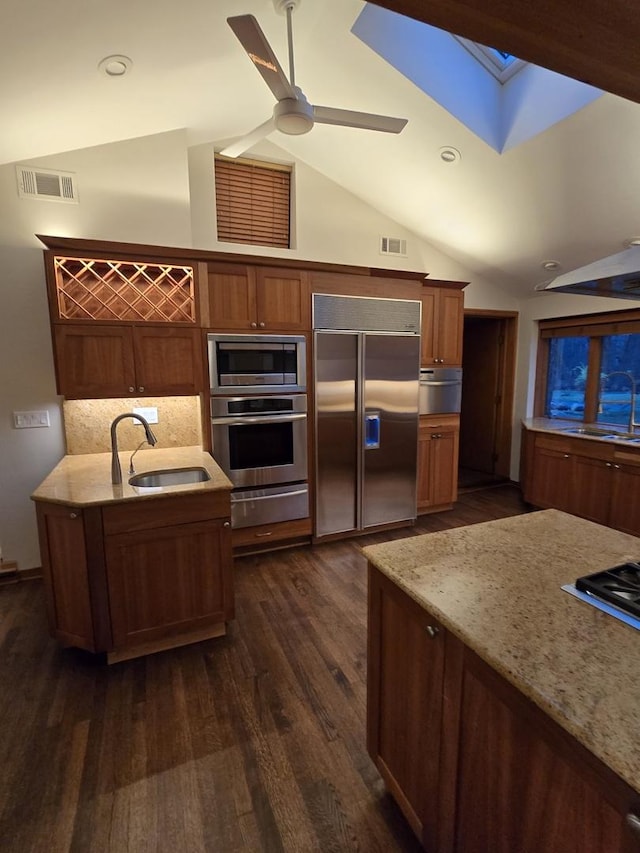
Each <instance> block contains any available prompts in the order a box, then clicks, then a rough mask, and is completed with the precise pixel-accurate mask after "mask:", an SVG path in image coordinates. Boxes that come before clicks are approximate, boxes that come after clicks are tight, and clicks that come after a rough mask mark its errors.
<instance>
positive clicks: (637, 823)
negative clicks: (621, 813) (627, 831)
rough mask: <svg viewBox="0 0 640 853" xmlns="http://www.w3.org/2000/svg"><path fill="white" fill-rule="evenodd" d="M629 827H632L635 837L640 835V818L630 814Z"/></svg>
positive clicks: (628, 816) (628, 818)
mask: <svg viewBox="0 0 640 853" xmlns="http://www.w3.org/2000/svg"><path fill="white" fill-rule="evenodd" d="M626 820H627V826H630V827H631V829H632V830H633V832H634V833H635V835H640V817H638V815H635V814H634V813H633V812H629V814H628V815H627V818H626Z"/></svg>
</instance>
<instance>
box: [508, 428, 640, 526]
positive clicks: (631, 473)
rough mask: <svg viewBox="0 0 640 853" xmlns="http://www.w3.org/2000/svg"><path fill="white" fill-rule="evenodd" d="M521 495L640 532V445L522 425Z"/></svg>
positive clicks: (539, 503) (545, 506)
mask: <svg viewBox="0 0 640 853" xmlns="http://www.w3.org/2000/svg"><path fill="white" fill-rule="evenodd" d="M522 440H523V454H522V457H523V463H524V464H523V468H522V470H523V476H522V489H523V494H524V498H525V500H526V501H528V502H529V503H531V504H533V505H534V506H537V507H541V508H543V509H560V510H563V511H564V512H570V513H572V514H573V515H578V516H580V517H581V518H587V519H589V520H590V521H595V522H596V523H598V524H605V525H607V526H609V527H614V528H615V529H616V530H622V531H623V532H625V533H631V534H632V535H634V536H640V450H636V449H634V448H629V449H627V448H625V447H624V445H621V444H619V443H616V444H614V443H612V442H604V441H590V440H588V439H580V438H573V437H571V438H570V437H568V436H561V435H554V434H549V433H544V432H536V431H533V430H527V429H525V430H523V435H522Z"/></svg>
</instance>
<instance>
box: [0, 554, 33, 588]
mask: <svg viewBox="0 0 640 853" xmlns="http://www.w3.org/2000/svg"><path fill="white" fill-rule="evenodd" d="M41 577H42V568H41V567H40V566H36V567H35V568H33V569H19V568H18V564H17V563H16V562H15V560H5V561H4V562H2V563H0V586H6V585H8V584H12V583H20V582H21V581H31V580H39V579H40V578H41Z"/></svg>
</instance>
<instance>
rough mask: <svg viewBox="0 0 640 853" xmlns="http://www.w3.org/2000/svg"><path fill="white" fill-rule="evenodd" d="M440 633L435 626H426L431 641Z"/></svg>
mask: <svg viewBox="0 0 640 853" xmlns="http://www.w3.org/2000/svg"><path fill="white" fill-rule="evenodd" d="M439 633H440V628H436V626H435V625H427V634H428V635H429V636H430V637H431V639H432V640H435V638H436V637H437V636H438V634H439Z"/></svg>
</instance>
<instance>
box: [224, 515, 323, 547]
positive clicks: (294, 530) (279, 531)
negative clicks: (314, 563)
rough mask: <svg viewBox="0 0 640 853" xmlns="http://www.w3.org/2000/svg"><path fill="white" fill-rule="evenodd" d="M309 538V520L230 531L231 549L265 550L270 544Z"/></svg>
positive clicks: (299, 519)
mask: <svg viewBox="0 0 640 853" xmlns="http://www.w3.org/2000/svg"><path fill="white" fill-rule="evenodd" d="M306 536H311V519H310V518H298V519H296V520H295V521H283V522H281V523H279V524H260V525H257V526H256V527H240V528H239V529H237V530H233V531H232V541H233V547H234V548H239V547H243V548H244V547H246V546H248V545H252V546H255V547H256V548H267V547H268V546H269V545H270V544H271V543H272V542H282V541H284V540H287V539H298V538H301V537H306Z"/></svg>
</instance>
